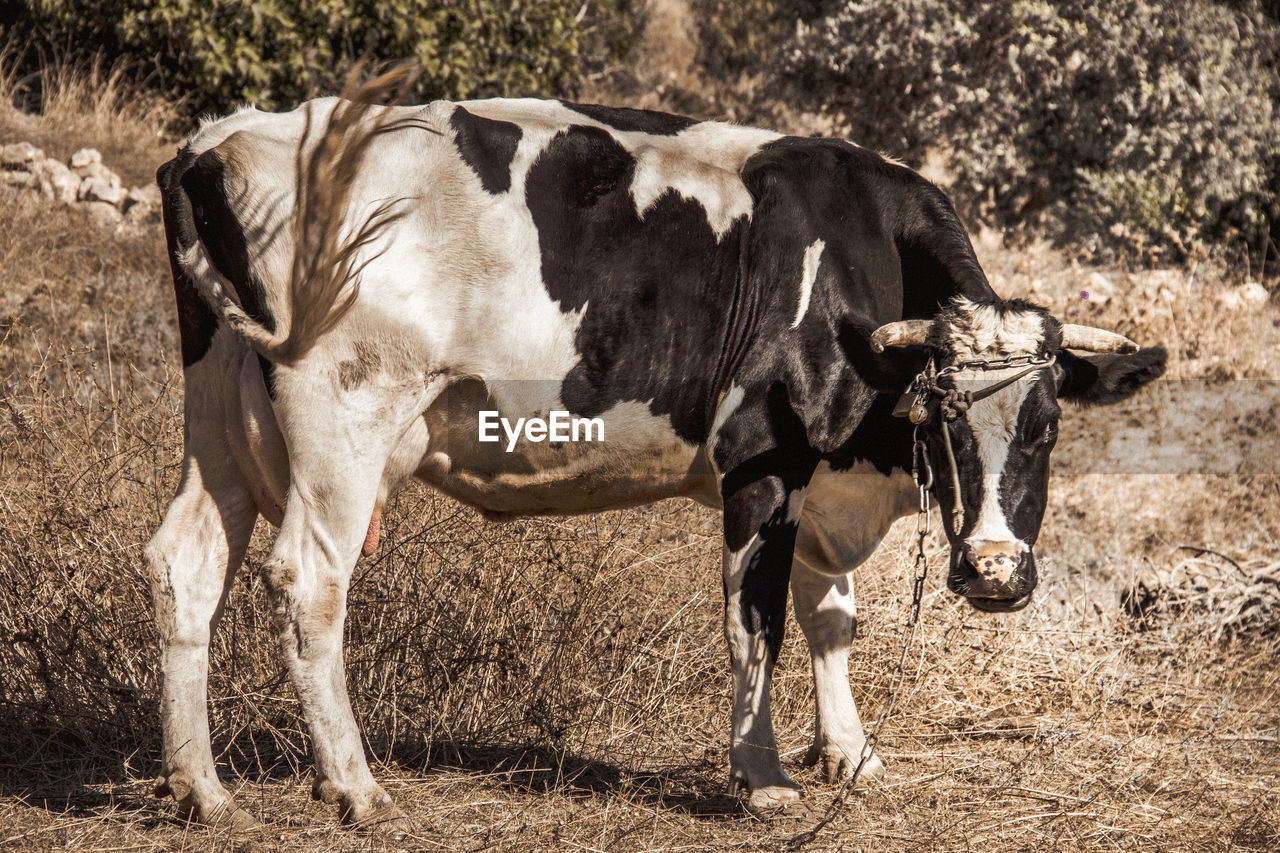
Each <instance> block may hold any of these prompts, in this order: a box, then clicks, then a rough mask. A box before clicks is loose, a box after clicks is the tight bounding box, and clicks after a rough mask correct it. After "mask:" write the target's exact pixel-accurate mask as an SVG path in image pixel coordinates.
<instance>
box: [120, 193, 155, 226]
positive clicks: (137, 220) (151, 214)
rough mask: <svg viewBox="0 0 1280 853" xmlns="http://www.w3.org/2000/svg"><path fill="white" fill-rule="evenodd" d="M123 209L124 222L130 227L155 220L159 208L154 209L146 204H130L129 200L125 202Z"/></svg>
mask: <svg viewBox="0 0 1280 853" xmlns="http://www.w3.org/2000/svg"><path fill="white" fill-rule="evenodd" d="M123 209H124V221H125V222H126V223H127V224H129V225H141V224H142V223H144V222H146V221H148V220H150V219H155V218H156V214H157V208H154V207H152V206H151V205H149V204H146V203H145V202H135V203H133V204H129V203H128V199H126V200H125V206H124V208H123Z"/></svg>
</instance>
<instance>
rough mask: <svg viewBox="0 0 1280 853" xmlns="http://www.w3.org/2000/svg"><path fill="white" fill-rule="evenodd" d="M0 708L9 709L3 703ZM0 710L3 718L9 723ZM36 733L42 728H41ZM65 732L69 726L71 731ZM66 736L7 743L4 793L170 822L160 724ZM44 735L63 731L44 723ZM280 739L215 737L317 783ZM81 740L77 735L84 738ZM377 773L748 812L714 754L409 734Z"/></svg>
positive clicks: (73, 810)
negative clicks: (632, 762) (652, 758)
mask: <svg viewBox="0 0 1280 853" xmlns="http://www.w3.org/2000/svg"><path fill="white" fill-rule="evenodd" d="M0 710H3V709H2V707H0ZM5 716H6V715H4V714H3V713H0V726H3V725H4V724H5V720H4V717H5ZM33 734H35V733H33ZM63 734H64V735H65V734H66V733H63ZM76 734H77V737H76V738H75V739H74V740H75V741H76V742H75V743H73V742H71V741H67V742H66V743H64V744H61V745H60V746H59V748H57V749H56V750H54V751H52V752H50V753H48V755H47V757H46V759H47V760H43V761H39V762H33V761H31V757H32V756H30V755H22V756H19V755H7V754H4V753H3V752H0V768H6V767H7V768H10V769H18V768H21V772H19V773H8V772H0V798H3V799H5V800H8V801H12V802H20V803H23V804H25V805H26V806H27V807H30V808H38V809H42V810H44V811H48V812H50V813H53V814H57V815H60V816H65V817H72V818H75V817H93V816H97V817H103V816H106V815H112V814H113V815H117V816H119V817H120V818H121V819H127V820H129V821H130V822H131V823H132V824H133V825H134V826H137V827H142V828H148V827H151V826H161V825H171V824H172V823H173V822H174V821H175V820H177V818H176V817H175V816H174V813H173V809H172V808H171V805H172V804H171V803H168V802H165V801H160V800H156V799H154V798H153V797H152V796H151V784H150V782H149V780H150V779H153V778H154V777H155V776H156V775H157V774H158V772H159V760H158V755H159V743H158V738H157V737H155V736H154V733H152V732H146V733H141V732H140V733H137V734H136V736H123V737H122V735H121V732H119V731H115V732H112V733H110V736H108V733H105V732H104V733H102V740H101V741H99V743H100V744H103V743H107V742H109V743H110V744H111V747H110V748H94V747H93V745H92V743H91V742H92V741H94V740H98V739H97V738H94V737H92V736H90V737H89V740H90V741H91V742H90V743H86V742H84V740H83V738H84V737H85V732H83V731H81V732H77V733H76ZM44 737H45V742H46V743H47V744H48V743H52V742H55V741H58V740H59V739H60V738H59V735H58V734H57V733H54V732H49V733H45V736H44ZM298 740H299V742H297V743H295V742H293V739H289V742H288V743H284V744H282V743H281V742H280V741H279V740H278V739H273V738H270V737H267V736H265V735H259V736H252V737H250V736H242V737H240V738H237V739H236V740H235V741H234V742H231V741H225V740H224V741H222V742H221V743H218V742H217V739H216V738H215V752H217V753H218V754H219V761H218V765H219V774H220V776H221V777H222V779H223V781H224V782H225V783H226V784H228V786H229V787H232V788H234V787H235V786H236V783H237V782H239V783H241V784H245V783H247V784H249V785H261V784H264V783H266V784H270V783H290V782H296V783H298V784H308V785H309V784H310V779H311V775H312V772H313V771H312V770H311V762H310V759H309V757H307V756H306V755H305V754H304V749H305V748H304V746H303V745H302V743H301V742H300V739H298ZM77 743H78V745H77ZM372 753H373V756H372V757H373V759H374V762H375V767H374V774H375V775H376V776H386V777H388V778H393V777H394V776H395V775H397V774H404V775H406V776H415V777H421V778H425V779H430V778H431V777H434V776H444V775H446V774H453V775H455V776H456V775H458V774H462V775H468V776H472V777H474V784H475V785H476V787H477V788H486V787H487V788H490V789H495V790H498V791H502V792H504V793H506V794H510V795H515V796H519V797H541V796H549V795H556V796H561V797H567V798H570V799H578V800H599V801H604V800H609V799H615V798H623V799H625V800H626V801H627V802H628V803H631V804H635V805H640V806H646V807H651V808H657V809H662V810H665V811H674V812H681V813H685V814H688V815H690V816H692V817H695V818H698V819H704V820H713V821H715V820H726V819H741V818H744V817H746V816H747V815H748V812H747V811H746V810H745V808H744V806H743V801H742V800H741V799H740V798H738V797H736V796H734V795H732V794H730V793H728V791H727V783H726V778H725V777H726V769H725V767H724V766H723V762H722V761H718V760H715V759H714V758H705V759H702V760H696V759H695V760H690V761H687V762H684V763H679V764H668V765H665V766H660V767H652V765H651V766H650V768H644V767H641V768H639V769H637V768H635V767H634V766H632V767H627V766H624V765H623V764H622V763H615V762H611V761H607V760H601V759H599V758H593V757H587V756H582V755H579V754H577V753H574V752H573V751H571V750H565V749H559V748H556V747H553V746H549V745H547V744H545V743H544V744H510V743H474V742H472V743H466V744H460V743H456V742H450V741H439V740H436V741H430V742H422V741H417V742H413V743H410V742H408V741H402V742H397V743H395V744H392V745H390V746H387V745H375V746H374V747H373V749H372Z"/></svg>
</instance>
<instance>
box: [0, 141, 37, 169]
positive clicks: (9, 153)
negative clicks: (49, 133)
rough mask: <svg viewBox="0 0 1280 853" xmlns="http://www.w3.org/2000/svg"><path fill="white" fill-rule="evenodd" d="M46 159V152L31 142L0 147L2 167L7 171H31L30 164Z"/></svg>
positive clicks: (0, 164)
mask: <svg viewBox="0 0 1280 853" xmlns="http://www.w3.org/2000/svg"><path fill="white" fill-rule="evenodd" d="M43 159H44V152H43V151H41V150H40V149H39V148H37V147H35V146H34V145H32V144H31V143H30V142H13V143H10V144H8V145H0V166H3V167H4V168H6V169H28V170H29V169H30V167H31V166H30V164H32V163H34V162H36V161H38V160H43Z"/></svg>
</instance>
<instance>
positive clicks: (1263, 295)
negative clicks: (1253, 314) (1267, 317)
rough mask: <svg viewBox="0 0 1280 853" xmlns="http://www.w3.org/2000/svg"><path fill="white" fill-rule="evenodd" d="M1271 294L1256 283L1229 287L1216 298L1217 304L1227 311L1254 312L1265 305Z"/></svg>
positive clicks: (1251, 282)
mask: <svg viewBox="0 0 1280 853" xmlns="http://www.w3.org/2000/svg"><path fill="white" fill-rule="evenodd" d="M1270 298H1271V294H1269V293H1267V289H1266V288H1265V287H1263V286H1262V285H1260V284H1258V283H1257V282H1256V281H1250V282H1245V283H1244V284H1242V285H1240V286H1239V287H1230V288H1227V289H1226V290H1224V291H1222V292H1221V293H1219V294H1218V296H1217V303H1218V304H1219V305H1220V306H1222V307H1223V308H1226V309H1227V310H1229V311H1256V310H1258V309H1259V308H1261V307H1263V306H1264V305H1266V304H1267V300H1269V299H1270Z"/></svg>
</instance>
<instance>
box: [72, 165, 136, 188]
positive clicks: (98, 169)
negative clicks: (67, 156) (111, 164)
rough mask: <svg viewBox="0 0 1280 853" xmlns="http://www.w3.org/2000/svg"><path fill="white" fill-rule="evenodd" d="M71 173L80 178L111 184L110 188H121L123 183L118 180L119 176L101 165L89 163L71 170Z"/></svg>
mask: <svg viewBox="0 0 1280 853" xmlns="http://www.w3.org/2000/svg"><path fill="white" fill-rule="evenodd" d="M72 171H74V172H75V173H76V174H77V175H79V176H80V177H81V178H94V179H96V180H99V181H104V182H106V183H108V184H111V186H113V187H119V186H122V185H123V183H124V182H123V181H121V180H120V176H119V175H117V174H116V173H115V172H113V171H111V170H110V169H108V168H107V167H106V166H104V165H102V164H101V163H90V164H89V165H87V166H81V167H80V168H78V169H73V170H72Z"/></svg>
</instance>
